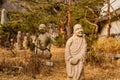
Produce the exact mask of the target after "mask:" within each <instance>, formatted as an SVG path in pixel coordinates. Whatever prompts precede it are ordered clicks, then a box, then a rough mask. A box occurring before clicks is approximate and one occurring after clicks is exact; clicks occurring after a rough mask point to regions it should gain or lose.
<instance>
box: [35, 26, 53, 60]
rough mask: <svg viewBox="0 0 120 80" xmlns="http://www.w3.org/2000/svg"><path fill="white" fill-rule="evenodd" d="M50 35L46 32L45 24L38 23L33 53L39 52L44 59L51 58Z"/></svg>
mask: <svg viewBox="0 0 120 80" xmlns="http://www.w3.org/2000/svg"><path fill="white" fill-rule="evenodd" d="M50 42H51V39H50V35H49V33H48V32H47V29H46V26H45V24H40V26H39V34H38V37H37V40H36V42H35V53H36V54H40V55H41V56H42V57H44V58H46V59H50V58H51V53H50V46H51V43H50Z"/></svg>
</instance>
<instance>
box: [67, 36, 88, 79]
mask: <svg viewBox="0 0 120 80" xmlns="http://www.w3.org/2000/svg"><path fill="white" fill-rule="evenodd" d="M86 48H87V43H86V40H85V38H84V37H77V36H75V35H73V36H72V37H71V38H70V39H68V41H67V43H66V48H65V61H66V69H67V80H81V79H82V77H83V66H84V61H85V54H86ZM71 59H73V60H74V59H76V60H78V61H77V63H73V64H72V63H71V62H70V61H71Z"/></svg>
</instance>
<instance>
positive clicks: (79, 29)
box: [74, 24, 84, 37]
mask: <svg viewBox="0 0 120 80" xmlns="http://www.w3.org/2000/svg"><path fill="white" fill-rule="evenodd" d="M83 32H84V31H83V28H82V26H81V25H80V24H76V25H75V26H74V34H75V35H76V36H79V37H82V36H83Z"/></svg>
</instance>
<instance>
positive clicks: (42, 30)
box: [39, 24, 46, 34]
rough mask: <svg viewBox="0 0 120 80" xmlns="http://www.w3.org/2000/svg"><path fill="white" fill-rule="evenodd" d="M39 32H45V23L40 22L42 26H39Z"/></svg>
mask: <svg viewBox="0 0 120 80" xmlns="http://www.w3.org/2000/svg"><path fill="white" fill-rule="evenodd" d="M39 32H40V33H41V34H44V33H45V32H46V26H45V24H40V26H39Z"/></svg>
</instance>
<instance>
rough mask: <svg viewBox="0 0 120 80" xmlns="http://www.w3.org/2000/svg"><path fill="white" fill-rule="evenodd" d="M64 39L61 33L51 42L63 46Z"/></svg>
mask: <svg viewBox="0 0 120 80" xmlns="http://www.w3.org/2000/svg"><path fill="white" fill-rule="evenodd" d="M65 42H66V41H65V39H64V37H63V35H59V36H58V37H56V38H55V42H54V43H53V44H54V45H55V46H57V47H64V46H65Z"/></svg>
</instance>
